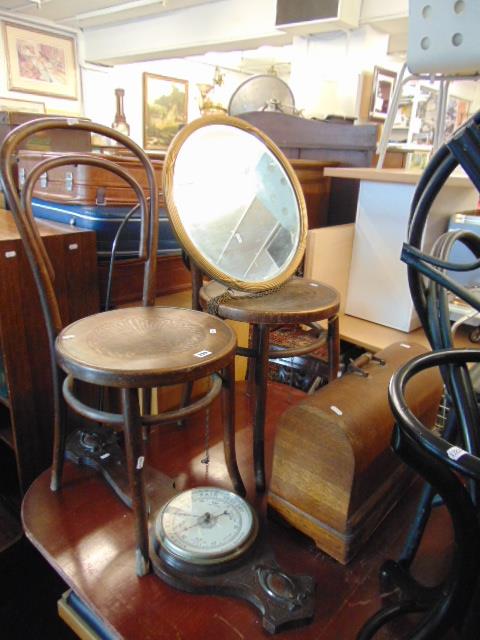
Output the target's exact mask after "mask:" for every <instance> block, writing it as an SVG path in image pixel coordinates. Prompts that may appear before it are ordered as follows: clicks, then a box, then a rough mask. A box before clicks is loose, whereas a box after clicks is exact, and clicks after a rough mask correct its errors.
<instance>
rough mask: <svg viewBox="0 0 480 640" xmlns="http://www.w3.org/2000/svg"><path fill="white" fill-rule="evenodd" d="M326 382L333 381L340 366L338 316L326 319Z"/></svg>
mask: <svg viewBox="0 0 480 640" xmlns="http://www.w3.org/2000/svg"><path fill="white" fill-rule="evenodd" d="M327 342H328V380H329V382H331V381H332V380H335V378H336V377H337V375H338V369H339V366H340V329H339V320H338V315H335V316H333V317H332V318H329V319H328V330H327Z"/></svg>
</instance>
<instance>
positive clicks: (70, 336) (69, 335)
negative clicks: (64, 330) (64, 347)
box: [62, 333, 75, 340]
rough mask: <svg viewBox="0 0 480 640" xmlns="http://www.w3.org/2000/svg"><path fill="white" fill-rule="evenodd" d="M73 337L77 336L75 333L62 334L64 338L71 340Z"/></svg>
mask: <svg viewBox="0 0 480 640" xmlns="http://www.w3.org/2000/svg"><path fill="white" fill-rule="evenodd" d="M72 338H75V334H74V333H69V334H67V335H66V336H62V340H71V339H72Z"/></svg>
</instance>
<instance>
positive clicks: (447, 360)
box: [357, 349, 480, 640]
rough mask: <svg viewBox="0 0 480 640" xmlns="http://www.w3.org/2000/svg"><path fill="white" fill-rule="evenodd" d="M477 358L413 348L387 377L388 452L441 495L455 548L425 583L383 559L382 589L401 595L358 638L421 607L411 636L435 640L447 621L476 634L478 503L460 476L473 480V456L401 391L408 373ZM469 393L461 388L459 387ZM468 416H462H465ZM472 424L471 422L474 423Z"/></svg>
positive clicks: (475, 352)
mask: <svg viewBox="0 0 480 640" xmlns="http://www.w3.org/2000/svg"><path fill="white" fill-rule="evenodd" d="M479 362H480V349H445V350H442V351H438V352H432V353H428V354H423V355H421V356H417V357H416V358H414V359H413V360H410V362H408V363H407V364H406V365H404V366H403V367H401V368H400V369H399V370H398V371H397V372H396V373H395V374H394V375H393V377H392V380H391V382H390V387H389V399H390V405H391V408H392V411H393V413H394V415H395V418H396V421H397V424H396V427H395V430H394V434H393V438H392V446H393V449H394V450H395V452H396V453H397V454H398V455H399V456H400V457H401V458H402V460H404V462H405V463H406V464H408V465H410V466H411V467H413V469H415V471H417V472H418V473H419V474H420V475H421V476H422V477H423V478H424V479H425V480H426V481H427V482H428V483H429V484H430V485H431V486H432V487H433V488H434V489H435V491H436V492H437V494H438V495H439V496H440V497H441V498H442V500H443V503H444V504H445V506H446V508H447V509H448V512H449V515H450V516H451V519H452V524H453V532H454V549H453V551H454V553H453V559H452V562H451V566H450V570H449V573H448V575H447V577H446V578H445V579H444V580H443V582H442V583H441V584H439V585H435V586H432V587H427V586H424V585H422V584H420V583H419V582H418V581H417V580H415V579H414V578H413V577H412V576H411V575H410V573H408V570H406V569H405V567H404V566H402V564H401V563H397V562H393V561H388V563H385V565H384V566H383V569H382V572H383V574H384V577H385V578H387V579H389V580H390V581H391V582H389V583H388V584H386V585H385V588H386V591H390V593H392V592H394V591H395V592H397V593H398V591H399V589H398V588H397V589H396V590H394V589H392V585H396V586H397V587H398V586H400V587H401V589H400V598H399V599H398V600H397V601H396V602H391V603H390V604H386V605H385V607H384V608H383V609H381V610H380V611H379V612H378V613H377V614H376V615H375V616H373V617H372V618H371V619H370V620H368V622H367V623H366V624H365V625H364V627H363V629H362V630H361V631H360V633H359V635H358V636H357V640H367V639H370V638H372V637H373V636H374V635H375V634H376V632H377V631H378V630H379V629H380V627H382V626H383V625H384V624H386V623H387V622H389V621H390V620H392V619H394V618H396V617H397V616H398V615H400V614H408V613H423V617H422V618H421V619H420V621H419V622H417V623H416V625H415V627H414V628H413V629H411V630H410V631H409V634H408V638H409V639H410V640H438V639H439V638H442V637H444V635H445V634H446V633H447V632H448V631H449V630H450V629H452V628H455V629H456V631H457V633H458V636H456V637H458V638H461V639H462V640H473V639H474V638H477V637H478V629H479V624H480V619H479V618H480V616H479V611H480V609H479V604H480V602H479V596H480V526H479V514H478V504H474V502H473V500H472V497H471V493H470V492H469V491H468V488H467V487H466V486H465V481H464V480H465V479H470V480H473V481H474V482H475V483H478V482H479V481H480V458H478V457H477V456H474V455H472V454H470V453H468V452H467V451H465V449H463V448H462V447H459V446H457V445H455V444H452V443H451V442H449V441H447V440H446V439H444V438H441V437H439V436H438V435H437V434H435V433H434V432H432V431H431V430H430V429H428V428H427V427H426V426H424V425H423V424H422V423H421V422H420V421H419V420H418V418H416V417H415V415H414V414H413V412H412V411H411V409H410V408H409V406H408V404H407V402H406V399H405V387H406V386H407V383H408V381H409V380H411V379H412V378H413V377H414V376H416V375H418V374H420V373H421V372H422V371H424V370H426V369H429V368H432V367H439V368H445V367H448V368H460V369H463V368H464V367H465V366H466V365H467V364H468V363H479ZM466 391H467V393H468V389H466ZM476 402H477V400H476V397H475V396H473V397H470V403H469V404H470V405H471V406H465V414H468V413H469V412H473V413H475V412H476V413H477V417H478V409H477V408H476ZM467 419H468V418H467ZM477 426H478V423H477Z"/></svg>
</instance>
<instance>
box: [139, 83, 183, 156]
mask: <svg viewBox="0 0 480 640" xmlns="http://www.w3.org/2000/svg"><path fill="white" fill-rule="evenodd" d="M187 117H188V82H187V81H186V80H179V79H178V78H168V77H165V76H157V75H154V74H153V73H144V74H143V147H144V148H145V149H149V150H154V149H161V150H162V149H166V148H167V147H168V145H169V144H170V142H171V140H172V139H173V138H174V136H175V134H176V133H177V132H178V131H179V130H180V129H181V128H182V127H183V126H184V125H185V124H186V123H187Z"/></svg>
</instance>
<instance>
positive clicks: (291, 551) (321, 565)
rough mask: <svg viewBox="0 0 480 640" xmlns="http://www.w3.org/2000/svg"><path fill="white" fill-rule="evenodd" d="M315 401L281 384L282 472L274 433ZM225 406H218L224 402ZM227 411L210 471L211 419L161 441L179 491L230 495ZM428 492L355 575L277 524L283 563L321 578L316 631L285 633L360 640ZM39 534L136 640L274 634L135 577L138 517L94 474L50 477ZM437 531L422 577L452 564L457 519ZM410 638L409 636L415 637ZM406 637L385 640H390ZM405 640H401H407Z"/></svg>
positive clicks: (404, 511) (243, 426)
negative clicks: (385, 573) (201, 489)
mask: <svg viewBox="0 0 480 640" xmlns="http://www.w3.org/2000/svg"><path fill="white" fill-rule="evenodd" d="M239 386H240V389H239V390H238V391H237V425H238V427H237V453H238V459H239V466H240V472H241V473H242V476H243V478H244V481H245V484H246V486H247V490H248V497H249V499H250V501H251V502H252V504H253V505H254V506H255V507H256V508H257V509H258V511H259V513H260V514H261V515H262V517H264V516H265V503H266V500H265V498H264V497H258V496H255V494H254V491H253V487H254V482H253V473H252V462H251V449H252V429H251V428H250V427H249V426H248V418H247V417H246V416H248V415H250V414H249V410H248V409H249V408H248V404H249V402H250V400H249V399H248V397H247V396H246V395H245V394H244V390H245V387H244V385H239ZM301 397H304V394H303V393H302V392H300V391H296V390H292V389H290V388H289V387H287V386H285V385H280V384H276V383H272V384H270V385H269V397H268V411H267V425H266V436H267V446H266V454H267V456H266V460H267V478H268V476H269V473H270V462H271V452H272V438H273V433H274V425H275V423H276V421H277V420H278V418H279V416H280V415H281V413H283V412H284V411H285V410H286V408H287V407H288V406H289V405H290V404H292V403H294V402H296V401H297V400H298V399H299V398H301ZM217 404H218V403H217ZM218 413H219V412H218V408H217V407H215V408H214V409H212V414H213V415H212V416H211V419H210V430H211V434H210V458H211V461H210V464H209V465H208V469H207V468H206V467H205V465H204V464H202V463H201V462H200V460H201V458H202V457H203V455H204V450H203V446H204V424H203V418H194V419H192V420H191V421H189V423H188V424H187V426H186V427H184V428H179V427H177V426H176V425H171V426H166V427H163V428H162V429H160V430H157V431H155V432H153V433H152V436H151V440H150V443H149V449H148V458H147V459H149V460H150V461H151V462H152V463H153V464H154V465H155V466H156V467H157V468H158V469H160V470H161V471H162V472H163V473H165V474H167V475H168V476H169V477H170V478H174V479H175V482H176V487H177V489H180V490H181V489H184V488H187V487H192V486H198V485H217V486H222V487H225V488H230V484H229V480H228V476H227V472H226V469H225V466H224V463H223V451H222V449H223V448H222V444H221V429H220V420H219V415H218ZM416 494H417V488H416V487H414V488H413V489H411V490H410V492H409V494H407V496H406V497H405V498H404V499H403V501H402V502H401V503H400V505H399V506H398V507H397V508H396V509H395V510H394V512H393V513H392V514H391V515H390V516H389V517H388V519H387V521H386V522H385V523H384V524H383V525H382V526H381V527H380V528H379V529H378V530H377V532H376V533H375V535H374V536H373V538H372V539H371V540H370V541H369V542H368V543H367V545H366V547H365V548H364V550H363V551H362V552H361V554H360V555H359V556H358V557H357V558H356V559H354V560H353V561H352V562H351V563H350V564H349V565H348V566H347V567H345V566H342V565H340V564H339V563H337V562H336V561H334V560H333V559H331V558H329V557H328V556H326V555H325V554H323V553H322V552H320V551H319V550H318V549H316V547H315V546H314V544H313V542H311V541H310V540H309V539H307V538H306V537H303V536H301V535H300V534H298V533H297V532H295V531H294V530H293V529H291V528H287V527H286V526H284V525H283V524H281V523H279V522H276V521H274V520H272V519H271V518H269V519H268V523H267V526H268V538H269V540H270V542H271V545H272V547H273V549H274V551H275V554H276V559H277V561H278V562H279V563H280V565H281V566H282V567H283V568H284V569H285V570H286V571H288V572H291V573H298V574H309V575H312V576H313V577H314V579H315V582H316V585H317V586H316V609H315V618H314V621H313V623H312V624H311V625H309V626H306V627H302V628H300V629H296V630H290V631H286V632H284V633H283V634H282V636H281V637H285V638H288V639H297V638H299V639H300V638H301V639H302V640H339V639H341V640H353V639H354V638H355V637H356V634H357V631H358V629H359V628H360V627H361V625H362V624H363V623H364V621H365V620H366V619H367V618H368V617H369V616H370V615H372V614H373V613H374V612H375V611H376V610H377V609H378V608H379V606H380V597H379V593H380V592H379V585H378V571H379V567H380V565H381V563H382V562H383V561H384V560H385V559H386V558H387V557H391V558H397V557H398V553H399V549H400V548H401V544H402V538H403V533H404V531H405V528H406V526H407V524H408V522H409V521H410V518H411V515H412V513H413V511H414V507H415V496H416ZM23 522H24V527H25V531H26V534H27V536H28V537H29V539H30V540H31V542H32V543H33V544H34V545H35V546H36V547H37V548H38V550H39V551H40V552H41V554H42V555H43V556H44V557H45V558H46V559H47V560H48V562H49V563H50V564H51V565H52V566H53V568H54V569H55V570H56V571H57V572H58V573H59V574H60V575H61V576H62V577H63V579H64V580H65V581H66V582H67V584H68V585H69V586H70V587H71V588H72V589H73V590H74V591H75V592H76V594H77V595H78V596H79V597H80V598H81V599H82V600H83V601H84V602H85V603H86V604H87V606H89V607H90V609H91V610H92V611H93V612H94V613H96V614H97V615H99V616H100V617H101V618H102V620H103V621H104V624H105V626H106V627H107V628H108V629H109V630H110V631H112V632H114V634H115V635H117V636H118V637H120V638H126V639H128V640H137V639H138V640H172V639H173V638H177V639H182V640H189V639H192V640H193V639H194V638H195V639H198V638H200V637H207V634H208V636H209V637H212V638H216V639H217V640H257V639H260V638H261V639H265V638H266V637H268V634H267V633H266V632H265V631H264V630H263V629H262V626H261V620H260V618H259V616H258V615H257V612H256V611H255V610H254V609H253V608H252V607H251V606H250V605H249V604H247V603H246V602H243V601H240V600H234V599H230V598H220V597H214V596H194V595H189V594H186V593H182V592H178V591H175V590H174V589H172V588H171V587H169V586H167V585H166V584H164V583H163V582H161V581H160V580H159V579H158V578H156V577H155V576H153V575H148V576H146V577H144V578H138V577H137V576H136V575H135V557H134V527H133V517H132V514H131V512H129V511H128V510H126V509H125V508H124V507H123V505H122V504H121V503H120V502H119V500H118V499H117V498H116V497H115V496H114V495H113V492H112V491H111V490H110V489H109V488H107V486H106V485H104V483H103V482H102V481H101V480H100V479H99V478H98V477H97V476H96V475H95V474H94V473H93V472H91V471H87V470H85V469H80V468H78V467H74V466H72V465H70V464H67V465H66V473H65V484H64V488H63V489H62V490H61V491H60V492H59V493H57V494H54V493H52V492H51V491H50V490H49V474H48V472H45V473H43V474H42V475H41V476H40V477H39V478H38V479H37V480H36V481H35V482H34V483H33V485H32V486H31V487H30V489H29V491H28V493H27V495H26V497H25V500H24V503H23ZM433 526H434V528H435V535H431V536H430V537H429V538H428V540H426V541H425V545H424V552H423V553H422V555H421V558H420V559H419V561H418V562H417V565H416V566H417V570H418V575H420V576H422V577H423V578H425V579H427V580H429V579H432V576H433V577H435V575H436V574H435V572H439V571H440V572H441V571H443V570H444V569H445V566H446V565H448V562H449V554H448V553H445V549H448V546H449V532H450V527H449V520H448V516H447V515H446V513H445V512H444V511H443V510H442V509H437V510H435V513H434V523H433ZM403 632H404V629H403ZM386 637H388V638H396V637H397V636H395V635H388V636H384V635H382V638H386ZM398 637H400V636H398Z"/></svg>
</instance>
